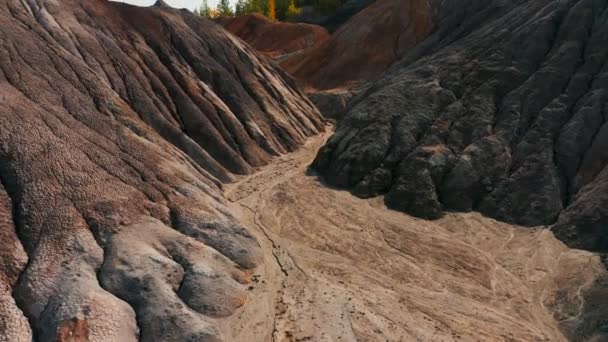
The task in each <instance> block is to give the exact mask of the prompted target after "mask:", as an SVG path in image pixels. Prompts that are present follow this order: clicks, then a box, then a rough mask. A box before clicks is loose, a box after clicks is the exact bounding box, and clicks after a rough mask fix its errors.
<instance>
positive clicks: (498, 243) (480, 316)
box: [225, 130, 606, 342]
mask: <svg viewBox="0 0 608 342" xmlns="http://www.w3.org/2000/svg"><path fill="white" fill-rule="evenodd" d="M328 131H331V130H328ZM330 134H331V132H328V133H326V134H325V135H323V136H318V137H315V138H312V139H311V140H310V141H309V142H308V143H307V144H306V145H305V146H304V147H302V148H301V149H300V150H299V151H297V152H294V153H292V154H289V155H285V156H283V157H280V158H277V159H276V160H275V161H274V162H273V163H272V164H270V165H268V166H266V167H264V168H262V169H260V170H259V172H257V173H256V174H254V175H252V176H249V177H247V178H243V179H241V180H240V181H239V182H237V183H235V184H233V185H231V186H228V187H227V189H226V195H227V197H228V199H230V201H231V202H232V204H231V205H232V207H233V208H232V209H233V210H234V212H235V213H237V215H239V216H240V217H239V218H240V220H241V222H243V224H245V225H247V226H248V227H249V228H250V229H251V230H252V231H254V232H255V234H256V235H257V238H258V240H259V241H260V243H261V244H262V247H263V250H264V251H265V252H264V253H265V262H264V263H263V264H262V265H264V266H262V267H260V268H259V269H257V273H256V274H255V276H254V281H253V284H254V286H251V287H250V288H249V291H250V296H249V298H250V301H249V303H247V304H246V305H245V306H244V307H243V308H242V309H241V310H240V311H239V312H238V313H237V314H236V315H234V316H233V318H232V320H231V321H229V322H227V324H228V325H229V328H228V327H226V328H228V329H225V331H229V332H230V333H231V334H232V336H227V338H228V340H230V341H277V342H278V341H497V340H498V341H500V340H503V341H562V340H566V337H565V335H564V331H567V328H568V327H569V326H572V324H573V322H577V321H578V320H581V317H582V314H583V310H584V307H585V299H584V296H583V295H582V293H583V292H584V291H585V290H586V289H587V288H589V287H590V286H591V285H592V284H593V283H594V282H595V281H596V280H597V279H598V278H599V277H602V276H604V275H605V273H606V271H605V269H604V268H603V266H602V264H601V261H600V259H599V257H597V256H596V255H594V254H592V253H589V252H584V251H579V250H572V249H569V248H567V247H566V246H564V245H563V244H562V243H561V242H559V241H558V240H557V239H556V238H555V237H554V236H553V234H552V233H551V232H550V231H549V230H547V229H540V228H539V229H530V228H521V227H517V226H513V225H509V224H505V223H500V222H497V221H495V220H493V219H489V218H485V217H483V216H481V215H480V214H477V213H469V214H447V215H446V216H445V217H444V218H443V219H440V220H437V221H426V220H421V219H416V218H414V217H411V216H408V215H406V214H402V213H398V212H395V211H391V210H388V209H386V208H385V207H384V204H383V202H382V200H381V199H378V198H376V199H372V200H363V199H359V198H356V197H354V196H352V195H351V194H350V193H349V192H347V191H342V190H336V189H332V188H330V187H327V186H325V185H324V184H323V183H322V182H321V181H320V180H319V179H318V177H316V176H315V175H311V174H307V167H308V165H309V164H310V163H311V161H312V160H313V158H314V156H315V154H316V152H317V150H318V148H320V146H322V144H323V142H324V141H325V140H326V139H327V138H328V137H329V135H330ZM569 324H570V325H569ZM560 328H561V329H560ZM564 329H565V330H564Z"/></svg>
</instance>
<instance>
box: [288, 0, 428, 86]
mask: <svg viewBox="0 0 608 342" xmlns="http://www.w3.org/2000/svg"><path fill="white" fill-rule="evenodd" d="M433 28H434V22H433V16H432V13H431V8H430V6H429V2H428V1H427V0H411V1H401V0H378V1H376V2H374V3H373V4H371V5H370V6H368V7H367V8H365V9H364V10H362V11H361V12H359V13H358V14H357V15H355V16H354V17H352V18H351V19H350V20H348V21H347V22H346V23H345V24H343V25H342V26H341V27H340V28H339V29H338V30H337V31H336V32H335V33H334V34H333V35H332V36H331V38H330V39H328V40H326V41H324V42H322V43H320V44H318V45H316V46H315V47H313V48H310V49H309V50H307V51H305V52H303V53H301V54H298V55H294V56H293V57H292V58H289V59H287V60H285V61H284V62H282V63H281V66H282V67H283V68H284V69H285V70H286V71H287V72H289V73H290V74H292V75H293V76H295V77H296V78H297V79H299V80H301V81H302V82H304V83H305V84H306V85H307V86H308V87H312V88H314V89H318V90H325V89H332V88H336V87H348V86H352V85H356V84H359V83H361V82H365V81H369V80H372V79H374V78H376V77H377V76H379V75H380V74H381V73H382V72H383V71H385V70H386V69H387V68H388V67H390V66H391V65H392V64H393V63H394V62H395V61H397V60H398V59H399V58H400V57H401V56H403V55H404V54H405V53H407V52H408V51H409V49H411V48H412V47H413V46H415V45H417V44H418V43H419V42H421V41H423V40H424V39H425V38H426V37H427V36H428V35H429V34H430V33H431V32H432V30H433Z"/></svg>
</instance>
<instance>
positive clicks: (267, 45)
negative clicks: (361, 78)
mask: <svg viewBox="0 0 608 342" xmlns="http://www.w3.org/2000/svg"><path fill="white" fill-rule="evenodd" d="M217 22H218V23H219V24H220V25H222V26H224V28H225V29H226V30H228V31H229V32H231V33H232V34H234V35H235V36H237V37H239V38H241V39H242V40H244V41H246V42H247V43H249V44H250V45H251V46H252V47H253V48H255V49H256V50H258V51H260V52H262V53H263V54H264V55H266V56H268V57H270V58H275V59H276V60H277V61H278V62H280V61H282V60H284V59H287V58H289V57H290V56H291V55H292V54H297V53H299V52H301V51H303V50H305V49H308V48H310V47H312V46H315V45H317V44H320V43H321V42H323V41H325V40H326V39H328V38H329V33H328V32H327V30H325V29H324V28H323V27H321V26H317V25H311V24H303V23H288V22H278V21H270V20H269V19H268V18H266V17H265V16H263V15H261V14H247V15H243V16H238V17H220V18H218V19H217Z"/></svg>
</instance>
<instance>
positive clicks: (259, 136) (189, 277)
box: [0, 0, 322, 342]
mask: <svg viewBox="0 0 608 342" xmlns="http://www.w3.org/2000/svg"><path fill="white" fill-rule="evenodd" d="M321 127H322V122H321V119H320V115H319V114H318V112H317V111H316V109H315V108H314V107H313V106H312V105H311V103H310V102H309V101H308V100H306V99H305V96H304V95H303V94H302V93H301V91H300V90H298V89H297V87H295V86H294V83H293V80H292V79H291V78H289V77H288V76H286V75H285V74H284V73H282V72H281V71H280V70H279V69H277V68H276V67H275V66H273V65H272V64H270V63H269V62H267V61H266V60H265V59H264V58H263V57H262V56H261V55H259V54H257V53H256V52H254V51H252V50H251V49H250V48H248V47H246V46H244V45H243V44H242V43H241V42H240V41H238V40H236V39H234V38H233V37H232V36H231V35H230V34H228V33H226V32H225V31H224V30H223V29H221V28H220V27H219V26H217V25H215V24H213V23H211V22H208V21H206V20H203V19H200V18H197V17H195V16H193V15H192V14H190V13H188V12H185V11H183V12H182V11H176V10H173V9H170V8H166V7H165V6H164V5H163V4H162V3H160V4H158V6H156V7H155V8H150V9H142V8H137V7H133V6H129V5H124V4H119V3H111V2H106V1H94V0H86V1H76V0H62V1H56V0H48V1H46V0H38V1H36V0H27V1H18V0H3V1H0V181H1V184H0V241H1V242H2V243H0V341H10V342H14V341H31V340H32V339H33V338H34V339H35V340H36V341H86V340H91V341H135V340H138V339H139V340H141V341H214V340H219V339H221V338H222V330H221V322H222V318H224V317H227V316H229V315H231V314H232V313H233V312H234V311H235V310H237V309H238V308H239V307H240V306H242V305H243V304H244V303H245V302H246V301H247V294H246V286H247V285H245V284H247V283H248V282H249V281H250V280H249V277H250V273H251V271H250V270H251V269H253V268H254V267H255V266H256V265H257V264H258V263H259V260H260V259H259V255H260V253H259V245H258V242H257V241H256V239H255V238H254V237H253V236H252V235H250V234H249V232H248V231H247V230H246V229H245V228H243V227H242V226H241V225H239V223H238V222H237V221H236V220H235V219H234V218H233V216H232V215H231V214H230V213H229V212H228V210H227V209H226V206H225V203H224V199H223V195H222V192H221V188H220V187H221V181H229V180H230V179H231V178H232V176H231V174H245V173H248V172H250V171H252V170H253V168H254V167H256V166H259V165H262V164H264V163H266V162H267V161H268V160H269V159H270V157H271V156H273V155H277V154H281V153H283V152H287V151H290V150H293V149H294V148H296V147H297V146H298V145H299V144H300V143H302V142H303V141H304V140H305V138H306V137H307V136H309V135H312V134H315V133H317V132H318V131H319V130H320V128H321Z"/></svg>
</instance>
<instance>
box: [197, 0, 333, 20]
mask: <svg viewBox="0 0 608 342" xmlns="http://www.w3.org/2000/svg"><path fill="white" fill-rule="evenodd" d="M344 1H345V0H237V2H236V4H235V5H234V7H233V6H232V5H230V1H229V0H220V2H219V3H218V5H217V7H216V8H212V7H211V6H209V1H208V0H203V1H202V3H201V5H200V6H199V7H198V8H196V9H195V10H194V13H195V14H198V15H200V16H204V17H210V18H214V17H218V16H235V15H244V14H250V13H260V14H263V15H265V16H266V17H268V18H269V19H270V20H281V21H290V20H294V19H295V18H296V17H297V16H298V15H299V14H300V13H301V11H302V7H304V6H311V7H313V8H314V9H315V10H316V11H318V12H320V13H323V14H331V13H332V12H334V11H335V10H337V9H338V8H339V7H340V6H341V5H342V4H343V3H344Z"/></svg>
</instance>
